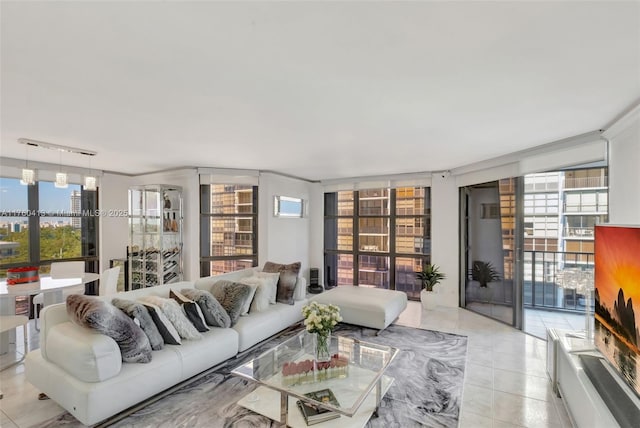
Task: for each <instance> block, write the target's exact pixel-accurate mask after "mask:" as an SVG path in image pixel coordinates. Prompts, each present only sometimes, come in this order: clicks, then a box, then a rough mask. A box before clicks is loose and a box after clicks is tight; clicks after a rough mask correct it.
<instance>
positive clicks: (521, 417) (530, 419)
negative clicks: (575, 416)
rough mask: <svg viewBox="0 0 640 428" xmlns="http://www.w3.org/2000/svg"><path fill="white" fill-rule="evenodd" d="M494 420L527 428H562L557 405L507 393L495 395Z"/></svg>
mask: <svg viewBox="0 0 640 428" xmlns="http://www.w3.org/2000/svg"><path fill="white" fill-rule="evenodd" d="M493 409H494V413H493V416H494V419H496V420H498V421H502V422H507V423H511V424H516V425H522V426H525V427H527V428H562V422H561V421H560V417H559V416H558V414H557V412H556V408H555V405H554V404H553V403H550V402H548V401H543V400H536V399H534V398H527V397H523V396H520V395H515V394H509V393H506V392H500V391H494V393H493Z"/></svg>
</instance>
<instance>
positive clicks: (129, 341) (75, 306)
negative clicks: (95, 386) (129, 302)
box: [67, 294, 151, 363]
mask: <svg viewBox="0 0 640 428" xmlns="http://www.w3.org/2000/svg"><path fill="white" fill-rule="evenodd" d="M67 314H68V315H69V319H70V320H71V321H72V322H73V323H74V324H77V325H79V326H81V327H86V328H91V329H94V330H96V331H98V332H100V333H102V334H104V335H107V336H109V337H110V338H112V339H113V340H115V342H116V343H117V344H118V347H119V348H120V353H121V354H122V361H124V362H125V363H148V362H149V361H151V344H150V343H149V338H147V335H146V334H144V332H143V331H142V329H141V328H140V327H138V326H137V325H136V323H134V322H133V320H132V319H131V318H129V317H128V316H126V315H125V314H124V312H122V311H121V310H120V309H118V308H116V307H115V306H113V305H110V304H109V303H106V302H103V301H102V300H100V299H98V298H96V297H92V296H85V295H83V294H71V295H69V296H68V297H67Z"/></svg>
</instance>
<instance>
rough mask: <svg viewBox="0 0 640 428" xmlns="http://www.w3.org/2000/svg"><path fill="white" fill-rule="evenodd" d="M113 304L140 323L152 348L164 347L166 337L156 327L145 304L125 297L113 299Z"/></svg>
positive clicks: (156, 349) (155, 349)
mask: <svg viewBox="0 0 640 428" xmlns="http://www.w3.org/2000/svg"><path fill="white" fill-rule="evenodd" d="M111 304H112V305H113V306H115V307H116V308H118V309H120V310H121V311H122V312H124V313H125V314H126V315H128V316H129V318H131V319H132V320H134V322H136V321H137V323H138V324H139V325H140V328H141V329H142V331H144V334H146V335H147V337H148V338H149V343H150V344H151V349H153V350H154V351H158V350H160V349H162V348H164V339H163V338H162V335H161V334H160V332H159V331H158V327H156V323H154V322H153V318H151V315H149V311H148V310H147V308H145V307H144V305H142V304H140V303H138V302H134V301H132V300H125V299H117V298H116V299H113V300H112V301H111Z"/></svg>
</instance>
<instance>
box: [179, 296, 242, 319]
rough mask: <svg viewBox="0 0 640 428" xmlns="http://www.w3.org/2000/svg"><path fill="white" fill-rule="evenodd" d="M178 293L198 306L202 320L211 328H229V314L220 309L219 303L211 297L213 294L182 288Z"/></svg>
mask: <svg viewBox="0 0 640 428" xmlns="http://www.w3.org/2000/svg"><path fill="white" fill-rule="evenodd" d="M180 293H182V295H184V296H185V297H186V298H187V299H191V300H193V301H194V302H196V303H197V304H198V306H200V309H202V314H203V315H204V319H205V321H206V322H207V324H208V325H210V326H212V327H224V328H228V327H231V318H229V314H228V313H227V311H226V310H225V309H224V308H223V307H222V305H221V304H220V302H218V301H217V300H216V298H215V297H213V294H211V293H209V292H208V291H205V290H198V289H197V288H183V289H182V290H180Z"/></svg>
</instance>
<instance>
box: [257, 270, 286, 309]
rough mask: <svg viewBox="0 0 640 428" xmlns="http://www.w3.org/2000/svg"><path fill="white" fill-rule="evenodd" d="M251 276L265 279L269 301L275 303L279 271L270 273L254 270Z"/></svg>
mask: <svg viewBox="0 0 640 428" xmlns="http://www.w3.org/2000/svg"><path fill="white" fill-rule="evenodd" d="M253 276H255V277H258V278H262V279H265V280H266V282H265V285H266V286H267V288H268V290H269V303H271V304H272V305H275V304H276V303H278V302H276V298H277V296H278V281H279V280H280V272H278V273H270V272H254V273H253Z"/></svg>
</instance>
